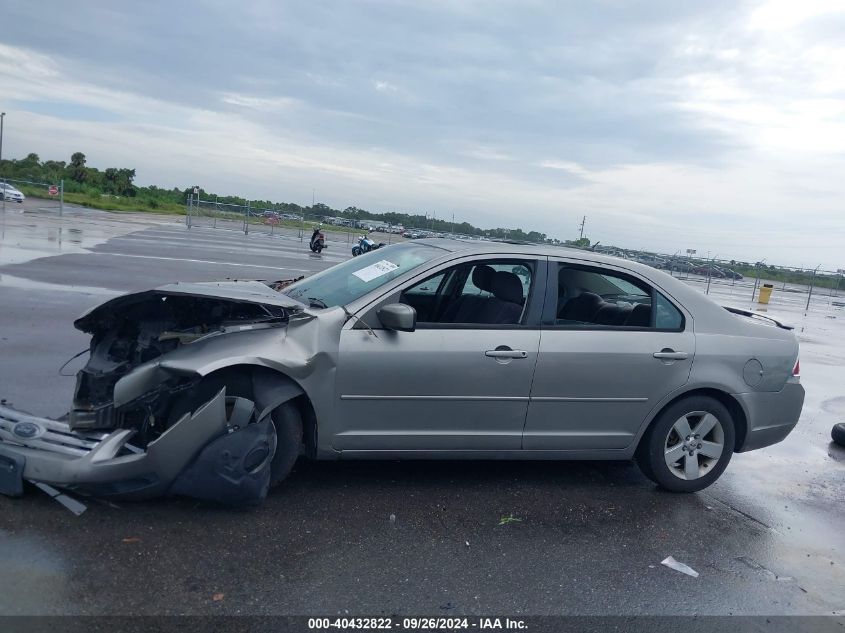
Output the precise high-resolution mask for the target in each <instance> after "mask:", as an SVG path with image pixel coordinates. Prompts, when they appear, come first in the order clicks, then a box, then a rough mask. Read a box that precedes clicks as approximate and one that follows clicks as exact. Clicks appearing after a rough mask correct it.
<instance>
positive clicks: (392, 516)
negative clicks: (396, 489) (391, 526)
mask: <svg viewBox="0 0 845 633" xmlns="http://www.w3.org/2000/svg"><path fill="white" fill-rule="evenodd" d="M390 522H391V523H396V515H395V514H391V515H390Z"/></svg>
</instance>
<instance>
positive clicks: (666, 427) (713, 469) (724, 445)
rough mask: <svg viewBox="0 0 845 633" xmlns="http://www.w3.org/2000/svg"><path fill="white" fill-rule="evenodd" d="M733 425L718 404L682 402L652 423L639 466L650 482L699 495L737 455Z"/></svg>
mask: <svg viewBox="0 0 845 633" xmlns="http://www.w3.org/2000/svg"><path fill="white" fill-rule="evenodd" d="M734 438H735V429H734V422H733V419H732V418H731V414H730V412H729V411H728V410H727V408H726V407H725V406H724V405H723V404H722V403H721V402H719V401H718V400H715V399H713V398H709V397H707V396H692V397H689V398H684V399H683V400H679V401H678V402H676V403H674V404H673V405H671V406H669V407H668V408H667V409H666V410H664V411H663V412H662V413H661V414H660V415H659V416H658V417H657V419H656V420H655V421H654V422H652V424H651V426H650V427H649V428H648V430H647V431H646V433H645V434H644V435H643V437H642V439H641V440H640V445H639V448H638V449H637V463H638V464H639V466H640V469H641V470H642V471H643V473H644V474H645V475H646V476H647V477H648V478H649V479H651V480H652V481H654V482H655V483H657V484H659V485H660V486H661V487H662V488H665V489H666V490H671V491H672V492H696V491H698V490H702V489H704V488H706V487H707V486H709V485H710V484H712V483H713V482H714V481H716V479H718V478H719V476H720V475H721V474H722V473H723V472H724V470H725V468H727V466H728V462H730V460H731V456H732V455H733V447H734Z"/></svg>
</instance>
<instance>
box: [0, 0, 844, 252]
mask: <svg viewBox="0 0 845 633" xmlns="http://www.w3.org/2000/svg"><path fill="white" fill-rule="evenodd" d="M805 5H806V6H805ZM811 5H812V6H811ZM813 7H814V3H804V4H796V3H790V2H786V3H785V2H782V1H780V0H774V2H769V3H766V4H763V5H760V4H757V3H751V2H743V3H739V4H737V3H736V2H734V1H728V0H724V1H717V2H710V3H680V2H675V1H655V2H648V3H617V2H599V3H592V4H590V5H583V4H582V3H568V4H564V3H559V2H542V1H529V2H518V3H510V2H508V3H506V2H501V3H496V2H494V3H490V2H483V3H482V2H467V3H451V2H429V3H416V2H393V3H383V2H358V3H351V2H350V3H345V2H344V3H339V2H338V3H329V2H307V3H293V2H291V3H279V2H270V1H267V2H257V3H256V2H253V3H244V6H235V5H232V4H231V3H223V2H196V1H185V2H179V3H172V2H146V3H143V4H141V5H137V4H136V5H124V4H116V3H110V2H88V3H75V4H71V3H62V2H58V1H52V2H44V3H38V5H37V6H35V5H33V4H32V3H17V4H15V5H14V6H12V7H8V8H7V9H5V10H4V12H5V15H6V16H7V17H6V19H7V20H8V23H10V24H14V25H15V28H14V29H8V30H7V31H6V32H5V33H4V39H5V44H6V48H5V49H0V50H5V55H6V57H5V63H4V62H3V60H4V57H3V55H2V54H0V78H3V76H4V74H5V75H6V76H7V78H8V77H12V81H14V82H15V85H16V86H20V92H22V93H26V94H23V95H22V96H20V97H17V100H16V101H12V99H15V98H16V97H14V96H12V95H13V94H14V93H9V94H7V96H6V97H5V98H6V99H8V100H9V102H8V105H5V107H6V108H7V109H8V110H17V111H19V116H18V119H19V120H21V121H25V122H26V129H25V130H24V129H22V130H20V136H19V138H20V142H19V141H13V140H12V141H10V142H13V143H15V145H13V147H15V148H19V151H21V152H24V151H29V149H30V148H29V147H24V146H23V144H22V141H23V140H24V139H25V140H26V142H27V143H31V144H34V145H35V146H37V149H38V150H39V151H40V152H41V153H42V154H44V155H49V156H51V157H52V156H53V155H55V153H56V152H55V151H53V150H52V148H57V147H59V146H62V147H64V146H67V148H71V147H72V148H73V149H77V148H79V149H83V150H87V151H89V154H90V153H91V152H92V151H93V152H94V155H95V156H96V155H100V156H103V157H109V159H110V160H115V161H116V162H118V163H120V164H131V165H133V166H137V167H138V170H139V180H142V181H147V182H152V181H160V182H165V183H166V184H170V183H173V184H184V181H185V180H187V179H192V180H196V179H201V181H202V182H204V183H207V184H206V186H208V187H211V188H216V189H221V190H222V189H223V188H224V187H228V188H230V191H233V192H234V191H241V192H245V193H253V194H254V195H256V196H261V197H263V198H268V197H270V198H285V197H286V196H291V195H297V196H299V197H300V199H305V198H306V196H305V195H304V193H305V192H308V193H310V191H311V188H312V187H318V188H319V189H320V190H321V191H322V192H325V193H324V194H323V197H324V199H325V201H326V202H328V203H330V204H336V205H345V204H358V205H360V206H370V207H373V208H380V209H387V208H396V207H401V208H404V209H406V210H439V211H440V212H441V213H443V214H444V215H446V214H449V213H451V212H453V211H454V212H457V213H460V214H461V215H462V216H463V217H467V218H468V219H471V220H473V221H475V222H477V223H481V224H516V223H520V224H523V225H525V226H526V228H541V229H542V230H545V231H547V232H549V233H552V234H560V236H561V237H569V236H571V234H572V232H573V230H574V229H573V225H574V218H575V217H576V216H579V215H580V214H582V213H586V214H587V215H589V216H590V217H591V220H590V224H591V228H592V235H593V236H594V237H595V238H599V239H602V241H604V242H613V241H617V242H623V243H629V244H630V243H631V241H633V242H634V244H631V245H641V246H646V247H649V246H650V247H652V248H662V249H670V248H671V250H673V251H674V250H676V248H677V247H679V246H680V245H681V242H684V246H686V245H687V242H690V241H694V240H699V241H702V242H703V241H707V242H708V244H709V245H711V246H712V247H713V248H714V249H715V248H716V247H717V246H718V245H721V244H724V245H726V248H730V249H734V250H735V251H736V252H738V251H740V250H746V251H747V250H749V249H750V250H752V251H753V250H754V249H759V250H760V252H761V253H763V251H765V250H766V249H767V248H768V249H770V250H773V249H775V248H777V249H778V252H777V253H772V256H771V257H770V258H769V259H770V260H771V259H778V258H779V259H780V260H781V261H784V260H787V259H790V260H791V261H795V262H797V261H798V260H800V259H801V254H800V253H790V252H785V250H786V251H788V250H789V249H790V248H792V247H791V246H790V244H792V243H795V240H794V239H790V238H789V235H788V233H789V231H790V230H792V229H790V227H792V223H791V214H794V213H795V209H797V208H798V207H799V205H800V208H801V210H802V211H801V212H802V214H804V215H803V217H804V218H805V221H803V222H802V223H801V226H800V227H794V228H797V229H798V230H802V231H809V227H808V223H807V222H806V218H807V217H811V218H814V220H815V221H816V222H817V223H819V224H820V225H822V224H823V225H825V226H827V227H833V228H835V229H840V230H841V229H845V225H843V223H842V221H841V220H838V219H837V218H838V216H834V215H832V214H834V213H835V211H834V209H835V200H836V198H837V196H838V197H839V199H841V196H842V194H843V185H842V184H841V182H840V180H841V179H839V178H835V179H834V176H833V174H835V173H836V172H837V171H840V172H841V168H842V167H843V163H845V112H843V108H842V105H841V104H842V102H843V101H842V97H843V96H845V95H843V93H845V80H843V79H842V77H845V48H843V44H842V42H843V41H845V38H843V34H845V18H843V15H842V14H841V13H836V12H833V13H831V12H829V11H825V10H823V9H824V7H822V8H821V9H819V10H818V11H813ZM14 55H18V56H20V55H23V56H24V57H25V58H26V59H25V61H26V64H30V67H31V68H32V69H33V70H31V71H29V75H27V73H25V72H21V71H20V67H21V61H20V60H21V59H22V58H21V57H14ZM15 64H17V66H18V69H17V70H15V69H13V66H14V65H15ZM45 68H47V69H50V72H53V73H55V75H54V76H52V77H51V78H49V80H44V78H39V75H38V73H39V72H41V71H43V69H45ZM840 71H841V72H840ZM48 74H49V73H48ZM7 85H8V82H7ZM51 87H52V92H51V90H50V88H51ZM39 101H41V102H43V103H38V102H39ZM51 101H52V102H53V105H52V106H51V105H44V103H47V104H49V103H50V102H51ZM74 103H75V104H76V105H72V106H68V107H66V108H62V107H61V104H74ZM12 106H14V107H12ZM98 111H99V112H103V115H102V117H101V118H100V122H101V125H100V126H97V125H95V124H96V119H97V116H96V113H97V112H98ZM80 113H84V115H85V116H84V117H83V118H84V121H82V122H80V121H79V120H78V119H79V118H80ZM12 114H17V113H16V112H14V111H13V112H12ZM92 118H93V120H92ZM74 119H76V121H74ZM12 120H13V117H10V119H9V123H10V124H11V123H12ZM73 123H75V125H74V124H73ZM83 124H84V125H83ZM57 134H58V135H59V139H60V140H57V136H56V135H57ZM12 138H13V139H14V136H13V137H12ZM113 138H121V139H122V140H123V141H124V142H123V144H122V145H121V146H119V147H113V146H110V145H109V139H113ZM89 145H91V146H90V147H89ZM156 148H157V150H156ZM151 151H152V152H155V151H169V152H170V153H171V154H170V156H168V157H158V158H155V159H152V158H149V155H150V154H149V153H150V152H151ZM810 166H812V168H810ZM209 181H212V182H209ZM818 192H826V193H825V194H822V193H818ZM308 197H310V196H308ZM808 213H809V216H807V215H806V214H808ZM725 217H730V218H734V221H733V223H726V222H725V221H724V218H725ZM622 219H627V220H628V221H627V222H620V220H622ZM762 221H765V222H767V223H768V225H770V226H774V227H778V229H777V231H775V233H774V235H773V236H772V238H771V240H770V244H771V245H770V246H768V247H765V246H753V247H749V245H748V244H747V243H745V242H744V241H743V240H740V239H738V238H736V237H735V236H731V235H730V234H729V231H728V230H727V226H726V224H728V225H731V224H732V225H733V226H736V227H740V226H742V227H746V226H748V227H751V226H757V225H759V223H760V222H762ZM623 227H624V228H623ZM690 230H692V231H693V232H692V233H691V234H688V231H690ZM828 230H829V229H828ZM626 241H627V242H626ZM640 242H641V244H640ZM675 245H678V246H675ZM695 245H696V244H693V246H695ZM775 245H777V246H775ZM673 246H675V248H673ZM700 246H701V248H703V249H705V250H706V245H705V244H700ZM835 248H836V245H835V244H834V243H833V242H832V241H831V242H829V243H827V242H823V243H817V248H816V252H822V253H825V255H824V256H825V257H826V258H827V260H826V261H827V263H828V265H831V266H832V265H834V264H835V263H836V262H834V260H835V259H836V254H835ZM825 249H827V250H825ZM726 254H729V253H726ZM765 254H768V251H766V253H765ZM765 254H761V255H755V254H754V253H753V252H752V253H750V255H753V256H759V257H762V256H765ZM842 264H845V262H842V263H841V264H839V266H841V265H842Z"/></svg>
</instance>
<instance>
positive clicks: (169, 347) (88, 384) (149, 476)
mask: <svg viewBox="0 0 845 633" xmlns="http://www.w3.org/2000/svg"><path fill="white" fill-rule="evenodd" d="M198 286H201V285H198ZM160 290H161V289H160ZM160 290H159V291H153V292H150V293H139V294H137V295H128V296H127V297H125V298H122V299H121V300H120V301H118V302H112V304H106V305H104V306H101V307H100V308H98V309H95V310H93V311H91V312H89V313H88V314H86V315H84V316H83V317H82V318H80V319H79V320H78V321H77V322H76V326H77V327H78V328H79V329H82V330H84V331H87V332H90V333H91V334H92V340H91V356H90V359H89V361H88V363H87V364H86V365H85V367H83V368H82V369H81V370H80V372H79V373H78V375H77V385H76V390H75V393H74V403H73V408H72V409H71V411H70V413H69V415H68V416H67V418H66V420H52V419H46V418H38V417H35V416H32V415H29V414H26V413H22V412H20V411H17V410H15V409H13V408H11V407H10V406H5V402H4V403H3V405H2V406H0V468H5V471H4V474H3V476H2V477H0V494H7V495H11V496H16V495H19V494H20V493H21V492H22V488H21V485H20V484H21V482H22V481H23V480H28V481H31V482H37V483H41V484H49V485H53V486H57V487H59V488H64V489H66V490H70V491H75V492H78V493H80V494H84V495H94V496H102V497H120V498H135V499H139V498H150V497H156V496H161V495H169V494H176V495H185V496H190V497H194V498H199V499H205V500H211V501H216V502H222V503H244V502H246V503H250V502H260V501H261V500H263V499H264V497H265V496H266V494H267V489H268V487H269V482H270V480H271V476H270V474H271V473H270V469H271V465H272V461H273V457H274V455H275V451H276V443H277V437H276V431H275V427H274V424H273V421H272V418H271V412H272V411H274V410H275V409H276V408H277V407H279V406H280V404H282V403H284V402H286V401H288V400H290V399H292V398H296V397H298V396H300V395H301V394H302V393H303V387H302V386H301V383H302V382H303V381H304V382H312V383H316V382H318V379H317V377H316V376H315V372H317V370H318V369H326V367H324V366H325V365H327V364H328V365H332V368H333V363H334V362H335V360H336V359H335V358H322V359H321V354H320V353H317V352H316V351H315V350H319V349H320V346H319V345H314V346H312V344H313V343H316V341H315V340H313V339H316V338H324V337H325V335H326V331H325V329H324V327H322V328H321V327H320V326H318V325H317V322H318V321H321V320H322V319H320V318H317V317H316V316H315V315H314V314H313V313H308V312H307V311H304V310H303V308H304V306H302V305H301V304H299V303H298V302H293V301H292V300H289V299H287V298H285V297H284V296H283V295H279V294H278V293H276V292H275V291H274V290H271V289H265V290H262V289H261V288H259V287H258V286H256V285H255V284H254V283H250V284H235V283H230V284H225V285H224V286H221V287H219V288H217V289H216V290H215V292H218V294H219V296H212V295H210V294H209V295H206V294H203V293H204V292H205V291H206V289H205V288H202V287H197V288H193V287H191V288H190V292H187V291H186V290H185V289H183V288H178V289H176V290H178V292H177V291H176V290H174V289H171V288H167V289H166V290H167V291H166V292H163V291H160ZM276 297H278V299H277V298H276ZM106 308H108V309H106ZM335 321H338V319H336V318H330V319H327V320H326V322H325V323H323V324H322V325H323V326H329V327H331V328H333V327H334V326H335V325H337V324H336V323H335ZM289 322H290V323H295V325H294V327H293V328H292V329H293V330H294V331H295V333H294V334H293V335H292V336H291V335H289V333H288V331H287V330H288V325H289ZM338 323H339V324H340V325H342V322H340V321H338ZM338 329H339V327H338ZM318 330H322V334H321V335H320V336H317V335H316V332H317V331H318ZM335 337H336V335H335ZM334 347H336V345H335V346H331V345H330V346H329V349H333V348H334ZM317 373H321V374H322V372H317ZM231 377H234V378H235V380H234V381H229V380H223V378H231ZM297 377H298V378H297ZM320 378H323V376H322V375H321V376H320ZM323 381H324V378H323Z"/></svg>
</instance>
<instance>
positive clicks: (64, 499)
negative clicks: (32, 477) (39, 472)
mask: <svg viewBox="0 0 845 633" xmlns="http://www.w3.org/2000/svg"><path fill="white" fill-rule="evenodd" d="M30 483H32V484H34V485H35V487H36V488H38V489H40V490H43V491H44V492H46V493H47V494H48V495H49V496H50V497H52V498H53V499H55V500H56V501H58V502H59V503H61V504H62V505H63V506H64V507H66V508H67V509H68V510H70V511H71V512H73V513H74V514H75V515H76V516H80V515H81V514H82V513H83V512H85V511H86V510H87V509H88V506H86V505H85V504H84V503H80V502H79V501H77V500H76V499H74V498H73V497H69V496H67V495H66V494H64V493H63V492H59V491H58V490H56V489H55V488H53V486H48V485H47V484H43V483H41V482H39V481H32V482H30Z"/></svg>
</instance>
